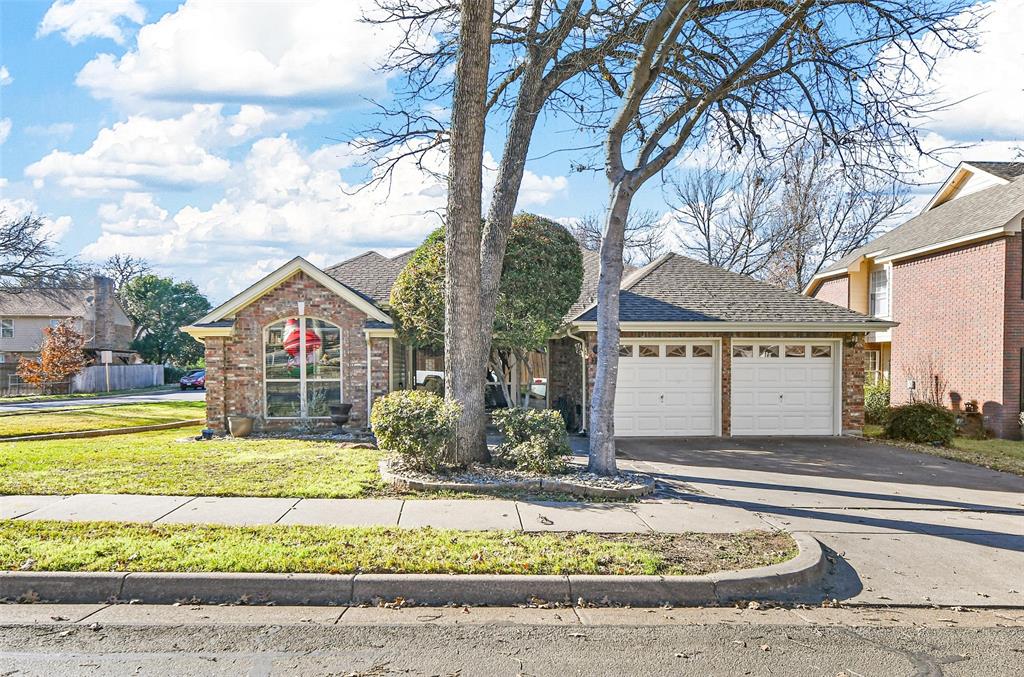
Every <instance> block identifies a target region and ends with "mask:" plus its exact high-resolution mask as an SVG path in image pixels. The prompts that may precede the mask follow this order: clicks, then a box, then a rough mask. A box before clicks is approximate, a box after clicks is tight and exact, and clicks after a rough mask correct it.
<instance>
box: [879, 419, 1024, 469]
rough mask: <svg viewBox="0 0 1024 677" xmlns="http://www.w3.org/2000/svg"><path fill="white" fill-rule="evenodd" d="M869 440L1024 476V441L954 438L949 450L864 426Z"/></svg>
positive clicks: (880, 428) (880, 427)
mask: <svg viewBox="0 0 1024 677" xmlns="http://www.w3.org/2000/svg"><path fill="white" fill-rule="evenodd" d="M864 435H865V436H866V437H869V438H872V439H877V440H881V441H885V442H890V443H892V444H898V445H899V446H901V447H905V448H907V449H913V450H914V451H920V452H922V453H925V454H931V455H932V456H940V457H942V458H948V459H950V460H953V461H962V462H964V463H972V464H974V465H980V466H982V467H985V468H990V469H992V470H1000V471H1002V472H1008V473H1013V474H1015V475H1024V442H1021V441H1019V440H1003V439H997V438H993V439H988V440H974V439H969V438H966V437H955V438H953V443H952V445H950V446H948V447H933V446H929V445H923V444H912V443H909V442H902V441H895V440H886V439H885V431H884V430H883V429H882V426H879V425H866V426H864Z"/></svg>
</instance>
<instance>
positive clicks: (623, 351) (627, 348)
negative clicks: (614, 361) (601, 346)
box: [619, 343, 633, 357]
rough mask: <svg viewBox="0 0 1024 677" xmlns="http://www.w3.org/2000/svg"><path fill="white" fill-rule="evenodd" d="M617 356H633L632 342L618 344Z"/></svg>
mask: <svg viewBox="0 0 1024 677" xmlns="http://www.w3.org/2000/svg"><path fill="white" fill-rule="evenodd" d="M619 357H633V344H631V343H626V344H622V345H620V346H619Z"/></svg>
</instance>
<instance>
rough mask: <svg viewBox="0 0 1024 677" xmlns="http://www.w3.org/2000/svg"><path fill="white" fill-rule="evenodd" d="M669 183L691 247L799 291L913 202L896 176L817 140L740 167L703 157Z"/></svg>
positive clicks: (705, 257) (693, 252) (685, 245)
mask: <svg viewBox="0 0 1024 677" xmlns="http://www.w3.org/2000/svg"><path fill="white" fill-rule="evenodd" d="M672 188H673V190H672V197H671V198H670V199H671V200H672V201H673V204H674V216H675V218H676V223H677V225H678V226H679V232H677V238H678V240H679V245H680V247H681V248H682V249H683V251H685V252H686V253H687V254H688V255H689V256H692V257H694V258H697V259H699V260H701V261H705V262H706V263H711V264H713V265H717V266H721V267H723V268H728V269H729V270H733V271H735V272H738V273H743V274H746V275H751V276H754V277H757V278H760V279H763V280H766V281H768V282H771V283H773V284H776V285H778V286H780V287H784V288H787V289H792V290H797V291H798V290H800V289H803V288H804V287H805V286H806V285H807V283H808V282H809V281H810V279H811V278H812V277H814V275H815V274H817V273H818V272H819V271H820V270H821V269H822V268H823V267H824V266H825V265H826V264H828V263H830V262H831V261H834V260H836V259H838V258H841V257H843V256H845V255H846V254H848V253H850V252H851V251H853V250H854V249H857V248H858V247H860V246H862V245H864V244H865V243H867V242H868V241H869V240H871V239H872V238H873V237H875V236H876V235H877V234H878V233H879V232H880V230H881V229H882V228H883V227H884V224H885V223H886V222H887V221H889V220H890V219H892V218H893V217H894V216H896V215H898V214H899V213H900V212H901V211H902V210H903V208H904V207H905V206H906V205H907V202H908V198H907V191H906V188H905V187H904V186H902V185H901V184H899V183H898V182H895V181H892V180H890V179H886V178H885V177H878V176H875V175H874V173H873V172H871V171H869V170H866V169H864V168H862V167H855V166H843V165H842V164H841V163H839V162H837V161H835V159H834V158H833V157H832V156H831V155H830V153H829V152H828V149H827V148H825V147H823V146H822V145H821V144H820V143H817V142H815V141H813V140H811V141H804V142H799V143H795V144H793V145H790V146H789V147H788V148H786V149H784V151H783V152H782V153H781V156H779V157H755V158H753V159H752V160H750V161H748V162H747V163H746V164H745V165H744V166H742V167H739V168H735V169H721V168H718V167H702V168H700V169H698V170H696V171H693V172H690V173H689V174H687V175H686V176H685V178H683V179H680V180H676V181H674V182H673V183H672Z"/></svg>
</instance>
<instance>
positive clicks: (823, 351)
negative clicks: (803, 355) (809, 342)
mask: <svg viewBox="0 0 1024 677" xmlns="http://www.w3.org/2000/svg"><path fill="white" fill-rule="evenodd" d="M811 357H832V346H811Z"/></svg>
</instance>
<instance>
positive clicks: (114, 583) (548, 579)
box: [0, 533, 828, 606]
mask: <svg viewBox="0 0 1024 677" xmlns="http://www.w3.org/2000/svg"><path fill="white" fill-rule="evenodd" d="M791 535H792V537H793V540H795V541H796V543H797V546H798V548H799V553H798V554H797V556H796V557H794V558H793V559H791V560H789V561H787V562H783V563H781V564H773V565H771V566H767V567H759V568H756V569H747V570H741V571H726V572H721V573H717V574H709V575H706V576H572V575H570V576H528V575H487V574H461V575H449V574H355V575H353V574H337V575H332V574H262V573H128V574H125V573H104V572H95V573H94V572H84V573H77V572H75V573H72V572H60V571H55V572H31V571H4V572H0V600H2V599H8V600H12V601H14V600H19V599H23V600H31V601H48V602H65V603H92V602H107V601H109V600H110V599H111V598H117V599H120V600H138V601H140V602H144V603H151V604H169V603H174V602H182V601H185V602H200V601H202V602H214V603H223V602H226V603H253V604H268V603H274V604H289V605H294V604H320V605H323V604H338V605H346V604H362V603H374V602H378V601H392V600H396V599H398V598H402V599H404V600H406V601H408V602H415V603H419V604H448V603H456V604H492V605H498V606H508V605H517V604H540V603H545V602H550V603H569V604H576V603H584V604H585V603H595V604H621V605H631V606H661V605H664V604H674V605H677V606H686V605H707V604H724V603H729V602H734V601H737V600H753V599H762V600H764V599H770V600H794V599H798V598H799V597H800V595H801V594H805V595H806V594H807V593H812V592H814V588H815V586H816V585H817V584H818V583H819V582H820V581H821V579H822V577H823V576H824V575H825V573H826V571H827V569H828V561H827V560H826V558H825V553H824V551H823V550H822V547H821V544H820V543H818V541H817V540H815V539H814V538H813V537H811V536H809V535H807V534H802V533H794V534H791Z"/></svg>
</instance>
